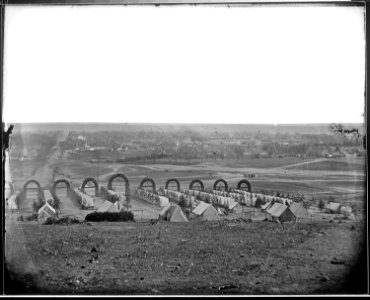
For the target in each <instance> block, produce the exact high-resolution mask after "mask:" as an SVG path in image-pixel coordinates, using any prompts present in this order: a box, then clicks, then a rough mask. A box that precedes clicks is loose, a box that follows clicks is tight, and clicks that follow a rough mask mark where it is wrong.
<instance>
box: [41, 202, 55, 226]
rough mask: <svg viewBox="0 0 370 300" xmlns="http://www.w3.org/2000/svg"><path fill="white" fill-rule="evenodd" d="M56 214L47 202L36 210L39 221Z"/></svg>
mask: <svg viewBox="0 0 370 300" xmlns="http://www.w3.org/2000/svg"><path fill="white" fill-rule="evenodd" d="M55 215H56V211H55V209H54V208H52V207H51V205H50V204H49V203H47V202H46V203H45V204H44V205H43V206H42V207H41V208H40V209H39V210H38V212H37V220H38V221H39V222H41V223H42V222H44V221H46V220H47V219H48V218H50V217H53V216H55Z"/></svg>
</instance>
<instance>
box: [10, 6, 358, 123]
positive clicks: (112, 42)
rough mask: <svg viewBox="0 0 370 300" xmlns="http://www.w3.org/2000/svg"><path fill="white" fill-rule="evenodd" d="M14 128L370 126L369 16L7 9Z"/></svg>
mask: <svg viewBox="0 0 370 300" xmlns="http://www.w3.org/2000/svg"><path fill="white" fill-rule="evenodd" d="M4 45H5V48H4V60H5V62H4V102H3V105H4V111H3V119H4V121H5V122H7V123H9V122H128V123H130V122H140V123H143V122H144V123H152V122H153V123H239V124H243V123H247V124H250V123H258V124H261V123H270V124H271V123H275V124H279V123H280V124H281V123H284V124H288V123H331V122H342V123H347V122H356V123H357V122H361V123H362V122H363V121H364V117H363V113H364V105H365V98H364V92H365V33H364V10H363V8H359V7H335V6H323V5H316V6H314V5H312V6H307V5H305V6H292V5H290V6H288V5H286V6H271V5H269V6H253V7H240V6H239V7H230V8H228V7H226V6H187V5H181V6H160V7H154V6H6V9H5V44H4Z"/></svg>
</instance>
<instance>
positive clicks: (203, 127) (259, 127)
mask: <svg viewBox="0 0 370 300" xmlns="http://www.w3.org/2000/svg"><path fill="white" fill-rule="evenodd" d="M329 125H330V124H329V123H328V124H277V125H273V124H158V123H155V124H154V123H153V124H151V123H14V131H15V132H17V131H22V132H48V131H63V132H69V131H85V132H94V131H130V132H135V131H165V132H176V131H183V130H194V131H197V132H201V133H211V132H220V133H221V132H228V133H236V132H251V133H256V132H258V131H259V132H260V133H277V132H279V133H295V132H299V133H304V134H322V133H329V132H330V130H329ZM343 125H344V126H345V127H348V128H358V129H359V131H360V132H361V133H363V132H364V126H363V124H360V123H353V124H345V123H344V124H343Z"/></svg>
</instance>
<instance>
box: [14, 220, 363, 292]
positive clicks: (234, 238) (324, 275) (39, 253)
mask: <svg viewBox="0 0 370 300" xmlns="http://www.w3.org/2000/svg"><path fill="white" fill-rule="evenodd" d="M12 226H21V228H22V230H21V232H23V235H24V236H23V238H24V241H25V249H26V251H27V253H28V255H29V256H30V260H31V261H32V264H33V265H34V267H35V269H36V270H37V271H36V272H34V277H33V284H34V286H33V287H34V288H36V289H35V290H36V291H37V292H38V293H45V294H135V295H136V294H187V295H189V294H216V295H222V294H246V295H250V294H255V295H261V294H315V293H319V294H326V293H331V294H332V293H335V294H336V293H348V292H351V293H353V292H355V291H356V286H354V285H353V284H347V281H348V280H349V279H351V278H350V272H351V270H352V269H353V267H354V265H355V264H356V262H357V259H358V253H359V250H360V249H362V247H363V244H362V237H363V226H364V224H362V223H354V222H342V223H341V224H339V223H337V222H334V223H306V224H300V223H297V224H291V225H284V226H282V225H279V224H276V223H272V222H252V223H233V222H229V223H225V224H224V225H220V224H219V223H217V222H205V223H203V222H192V223H182V224H181V223H159V224H156V225H150V223H114V224H109V223H103V224H101V223H99V224H98V223H93V224H92V226H88V225H70V226H62V225H38V224H34V223H31V222H29V223H22V224H18V225H16V224H15V223H13V224H12ZM56 232H58V234H55V233H56ZM12 255H16V253H12ZM10 256H11V255H10ZM8 257H9V255H8ZM334 258H335V259H334ZM333 260H339V261H341V262H340V263H338V264H334V263H332V261H333ZM18 275H19V274H18ZM357 275H361V274H357ZM362 275H363V274H362Z"/></svg>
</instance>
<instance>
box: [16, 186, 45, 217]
mask: <svg viewBox="0 0 370 300" xmlns="http://www.w3.org/2000/svg"><path fill="white" fill-rule="evenodd" d="M24 200H27V201H24ZM44 202H45V196H44V191H43V190H42V188H41V185H40V183H39V182H38V181H37V180H34V179H31V180H28V181H27V182H26V183H25V184H24V185H23V189H22V191H21V194H20V196H19V198H18V208H19V209H20V210H22V211H23V212H26V211H27V212H31V211H33V212H34V211H35V210H36V211H37V209H38V208H39V207H41V206H42V205H43V203H44Z"/></svg>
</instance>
